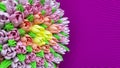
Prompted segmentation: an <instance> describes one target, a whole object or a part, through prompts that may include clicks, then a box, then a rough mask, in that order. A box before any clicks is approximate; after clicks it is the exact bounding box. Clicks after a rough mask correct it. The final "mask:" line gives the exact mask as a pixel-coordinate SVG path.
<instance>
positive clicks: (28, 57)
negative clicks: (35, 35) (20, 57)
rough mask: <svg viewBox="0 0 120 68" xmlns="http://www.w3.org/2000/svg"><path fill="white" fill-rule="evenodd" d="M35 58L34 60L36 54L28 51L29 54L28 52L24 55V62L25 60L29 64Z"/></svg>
mask: <svg viewBox="0 0 120 68" xmlns="http://www.w3.org/2000/svg"><path fill="white" fill-rule="evenodd" d="M35 60H36V55H35V53H30V54H28V55H27V56H26V60H25V62H26V63H27V64H29V63H31V62H32V61H35Z"/></svg>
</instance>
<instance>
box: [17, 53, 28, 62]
mask: <svg viewBox="0 0 120 68" xmlns="http://www.w3.org/2000/svg"><path fill="white" fill-rule="evenodd" d="M17 57H18V59H19V61H21V62H23V61H24V60H25V58H26V55H24V54H17Z"/></svg>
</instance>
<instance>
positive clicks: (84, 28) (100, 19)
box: [58, 0, 120, 68]
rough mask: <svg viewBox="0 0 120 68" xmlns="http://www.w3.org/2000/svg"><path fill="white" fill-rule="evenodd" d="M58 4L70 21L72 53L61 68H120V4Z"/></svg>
mask: <svg viewBox="0 0 120 68" xmlns="http://www.w3.org/2000/svg"><path fill="white" fill-rule="evenodd" d="M58 1H60V2H61V8H63V9H64V10H65V16H68V17H69V19H70V21H71V23H70V30H71V34H70V35H71V37H70V40H71V42H70V45H69V47H70V49H71V52H69V53H67V54H66V55H64V61H63V62H62V63H61V65H60V68H120V1H119V0H58Z"/></svg>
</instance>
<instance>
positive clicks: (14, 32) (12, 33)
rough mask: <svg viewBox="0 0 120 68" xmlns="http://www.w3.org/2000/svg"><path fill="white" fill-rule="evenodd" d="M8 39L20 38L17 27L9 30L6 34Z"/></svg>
mask: <svg viewBox="0 0 120 68" xmlns="http://www.w3.org/2000/svg"><path fill="white" fill-rule="evenodd" d="M7 36H8V38H9V39H14V40H16V41H18V40H19V39H20V35H19V32H18V30H17V29H14V30H12V31H9V32H8V34H7Z"/></svg>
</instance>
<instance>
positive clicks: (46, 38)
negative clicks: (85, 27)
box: [0, 0, 70, 68]
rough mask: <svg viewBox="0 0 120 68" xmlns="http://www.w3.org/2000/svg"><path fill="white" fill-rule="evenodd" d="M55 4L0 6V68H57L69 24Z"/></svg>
mask: <svg viewBox="0 0 120 68" xmlns="http://www.w3.org/2000/svg"><path fill="white" fill-rule="evenodd" d="M63 15H64V11H63V10H62V9H60V3H58V2H56V1H55V0H3V1H1V2H0V68H59V67H58V65H59V64H60V62H61V61H63V58H62V55H63V54H65V52H67V51H69V48H68V47H67V46H66V45H68V43H69V31H70V30H69V28H68V23H69V20H68V18H67V17H63Z"/></svg>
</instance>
